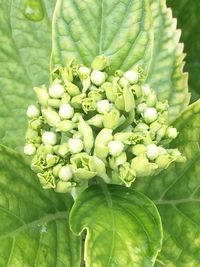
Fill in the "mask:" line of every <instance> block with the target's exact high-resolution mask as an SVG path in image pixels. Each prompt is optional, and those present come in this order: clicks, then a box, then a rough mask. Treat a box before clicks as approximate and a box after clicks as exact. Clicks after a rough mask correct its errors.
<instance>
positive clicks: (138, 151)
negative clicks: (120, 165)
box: [131, 144, 147, 156]
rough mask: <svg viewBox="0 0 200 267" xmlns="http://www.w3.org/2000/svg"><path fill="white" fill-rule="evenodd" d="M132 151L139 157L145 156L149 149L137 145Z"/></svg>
mask: <svg viewBox="0 0 200 267" xmlns="http://www.w3.org/2000/svg"><path fill="white" fill-rule="evenodd" d="M131 150H132V153H133V154H134V155H135V156H139V155H140V154H144V153H145V152H146V150H147V148H146V146H145V145H143V144H137V145H135V146H133V147H132V149H131Z"/></svg>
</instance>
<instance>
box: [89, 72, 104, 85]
mask: <svg viewBox="0 0 200 267" xmlns="http://www.w3.org/2000/svg"><path fill="white" fill-rule="evenodd" d="M106 78H107V75H106V73H105V72H102V71H99V70H93V71H92V74H91V77H90V79H91V81H92V83H94V84H95V85H97V86H100V85H101V84H102V83H104V82H105V80H106Z"/></svg>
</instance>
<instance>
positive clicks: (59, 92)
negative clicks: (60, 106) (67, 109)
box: [49, 83, 65, 98]
mask: <svg viewBox="0 0 200 267" xmlns="http://www.w3.org/2000/svg"><path fill="white" fill-rule="evenodd" d="M64 92H65V89H64V87H63V86H62V85H61V84H59V83H55V84H54V85H52V86H51V87H50V88H49V95H50V96H51V97H53V98H61V97H62V96H63V94H64Z"/></svg>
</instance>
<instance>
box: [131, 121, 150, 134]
mask: <svg viewBox="0 0 200 267" xmlns="http://www.w3.org/2000/svg"><path fill="white" fill-rule="evenodd" d="M148 129H149V126H148V125H147V124H146V123H143V122H140V123H138V124H137V125H136V127H135V128H134V132H146V131H148Z"/></svg>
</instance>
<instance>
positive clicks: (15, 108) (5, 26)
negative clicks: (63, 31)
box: [0, 0, 55, 150]
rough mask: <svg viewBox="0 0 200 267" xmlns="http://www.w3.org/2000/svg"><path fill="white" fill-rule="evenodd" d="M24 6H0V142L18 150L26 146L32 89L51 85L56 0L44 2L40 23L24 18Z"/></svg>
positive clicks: (11, 3) (14, 3) (3, 3)
mask: <svg viewBox="0 0 200 267" xmlns="http://www.w3.org/2000/svg"><path fill="white" fill-rule="evenodd" d="M28 1H29V0H28ZM23 3H24V1H22V0H16V1H11V0H8V1H7V0H2V1H1V3H0V25H1V27H0V36H1V42H0V114H1V118H0V142H1V143H3V144H6V145H9V146H11V147H13V148H17V149H18V150H19V149H20V148H21V147H22V145H23V143H24V132H25V128H26V123H27V122H26V114H25V109H26V108H27V106H28V105H29V104H30V103H32V101H34V102H35V97H34V94H33V90H32V87H33V86H35V85H38V84H40V83H48V82H49V58H50V51H51V17H52V12H53V7H54V5H55V0H54V1H47V0H45V1H43V9H44V18H43V19H42V20H41V21H38V22H37V21H31V20H28V19H27V18H26V17H25V16H24V14H23V8H24V4H23Z"/></svg>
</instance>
